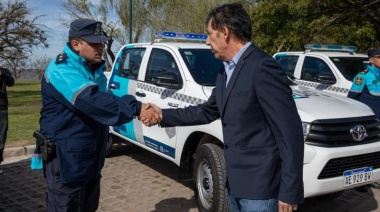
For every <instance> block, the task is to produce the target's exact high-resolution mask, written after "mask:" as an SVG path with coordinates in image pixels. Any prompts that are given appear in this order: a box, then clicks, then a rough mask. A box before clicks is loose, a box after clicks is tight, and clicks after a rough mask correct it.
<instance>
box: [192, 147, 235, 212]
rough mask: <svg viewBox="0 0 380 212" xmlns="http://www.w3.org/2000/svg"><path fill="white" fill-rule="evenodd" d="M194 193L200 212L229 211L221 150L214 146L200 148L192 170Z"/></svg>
mask: <svg viewBox="0 0 380 212" xmlns="http://www.w3.org/2000/svg"><path fill="white" fill-rule="evenodd" d="M193 183H194V193H195V197H196V198H197V206H198V210H199V211H200V212H211V211H213V212H215V211H220V212H225V211H229V210H230V208H229V203H228V194H227V189H226V188H225V187H226V169H225V163H224V156H223V150H222V148H220V147H218V146H217V145H215V144H204V145H202V146H200V147H199V148H198V150H197V152H196V154H195V161H194V169H193Z"/></svg>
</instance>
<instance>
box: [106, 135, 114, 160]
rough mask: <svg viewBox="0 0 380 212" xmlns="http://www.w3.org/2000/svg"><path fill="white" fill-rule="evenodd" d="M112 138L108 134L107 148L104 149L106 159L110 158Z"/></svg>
mask: <svg viewBox="0 0 380 212" xmlns="http://www.w3.org/2000/svg"><path fill="white" fill-rule="evenodd" d="M113 139H114V138H113V136H112V135H111V134H109V136H108V142H107V148H106V157H108V156H110V154H111V152H112V147H113Z"/></svg>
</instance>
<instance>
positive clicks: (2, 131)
mask: <svg viewBox="0 0 380 212" xmlns="http://www.w3.org/2000/svg"><path fill="white" fill-rule="evenodd" d="M7 131H8V110H0V163H1V162H2V161H3V160H4V158H3V153H4V147H5V141H6V139H7Z"/></svg>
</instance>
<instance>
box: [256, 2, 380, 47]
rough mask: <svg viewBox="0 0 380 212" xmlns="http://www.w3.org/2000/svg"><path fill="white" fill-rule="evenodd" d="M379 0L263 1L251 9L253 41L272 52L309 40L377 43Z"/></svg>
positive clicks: (332, 42)
mask: <svg viewBox="0 0 380 212" xmlns="http://www.w3.org/2000/svg"><path fill="white" fill-rule="evenodd" d="M379 8H380V0H375V1H374V0H350V1H339V0H266V1H262V2H260V3H259V4H258V5H257V6H256V7H254V8H253V9H252V10H251V20H252V25H253V38H252V40H253V41H254V43H255V44H256V45H257V46H259V47H260V48H261V49H263V50H265V51H267V52H268V53H270V54H273V53H275V52H278V51H288V50H293V51H300V50H304V45H305V44H308V43H317V44H333V45H355V46H357V47H358V50H359V51H361V52H365V51H367V50H368V49H369V48H370V47H375V46H379V44H380V43H379V41H380V29H379V27H378V26H379V25H380V17H379V16H378V14H379V12H380V9H379Z"/></svg>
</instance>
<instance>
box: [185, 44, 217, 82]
mask: <svg viewBox="0 0 380 212" xmlns="http://www.w3.org/2000/svg"><path fill="white" fill-rule="evenodd" d="M179 51H180V53H181V55H182V57H183V59H184V61H185V63H186V66H187V68H188V69H189V71H190V73H191V75H192V77H193V79H194V81H195V82H196V83H198V84H200V85H205V86H215V81H216V76H217V74H218V72H219V70H220V69H221V68H222V66H223V62H222V61H221V60H218V59H216V58H215V56H214V54H213V53H212V52H211V50H210V49H180V50H179Z"/></svg>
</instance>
